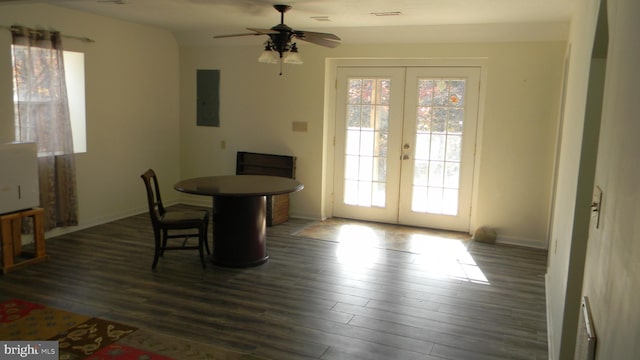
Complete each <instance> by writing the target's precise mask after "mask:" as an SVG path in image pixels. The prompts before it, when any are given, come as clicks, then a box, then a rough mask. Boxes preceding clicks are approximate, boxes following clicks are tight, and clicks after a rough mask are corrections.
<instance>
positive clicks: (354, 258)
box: [333, 224, 490, 285]
mask: <svg viewBox="0 0 640 360" xmlns="http://www.w3.org/2000/svg"><path fill="white" fill-rule="evenodd" d="M392 237H394V235H393V234H387V232H386V231H381V230H380V229H374V228H372V227H369V226H367V225H361V224H342V225H339V227H338V231H337V233H336V234H335V236H334V237H333V240H334V241H337V242H338V247H337V249H336V257H337V259H338V262H339V263H340V264H341V265H342V266H343V267H344V268H345V269H346V270H349V271H352V272H363V271H366V270H368V269H371V268H372V267H373V266H374V265H375V264H376V263H377V262H379V260H380V257H381V256H382V250H383V249H384V248H385V246H384V243H385V241H388V240H389V238H392ZM394 241H395V242H396V243H397V242H398V240H397V239H395V240H394ZM402 241H403V242H404V244H403V245H402V247H403V248H404V249H405V251H408V252H410V253H413V254H415V258H414V260H413V264H415V265H417V266H418V268H419V269H420V270H421V272H422V274H423V275H424V276H427V277H430V278H436V279H456V280H461V281H468V282H473V283H479V284H486V285H489V284H490V283H489V280H488V279H487V277H486V276H485V275H484V273H483V272H482V270H481V269H480V267H479V266H478V265H477V264H476V262H475V261H474V259H473V257H472V256H471V254H469V252H468V251H467V245H468V241H464V240H459V239H453V238H450V237H443V236H438V235H426V234H407V236H405V237H404V239H403V240H402Z"/></svg>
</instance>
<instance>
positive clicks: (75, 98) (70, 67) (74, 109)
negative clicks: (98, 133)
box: [12, 45, 87, 153]
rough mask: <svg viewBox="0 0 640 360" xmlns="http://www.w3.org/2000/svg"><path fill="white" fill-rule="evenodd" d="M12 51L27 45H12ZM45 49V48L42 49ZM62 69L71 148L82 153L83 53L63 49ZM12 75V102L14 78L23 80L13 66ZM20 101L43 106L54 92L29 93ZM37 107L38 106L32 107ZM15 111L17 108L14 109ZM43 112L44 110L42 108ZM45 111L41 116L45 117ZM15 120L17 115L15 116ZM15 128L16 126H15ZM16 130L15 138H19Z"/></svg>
mask: <svg viewBox="0 0 640 360" xmlns="http://www.w3.org/2000/svg"><path fill="white" fill-rule="evenodd" d="M12 51H13V52H14V53H16V54H17V56H20V55H19V54H20V52H26V51H28V50H27V47H26V46H21V45H12ZM31 51H39V49H37V48H31ZM42 51H47V50H42ZM63 56H64V70H65V83H66V87H67V97H68V102H69V117H70V120H71V132H72V136H73V150H74V152H75V153H84V152H86V151H87V142H86V112H85V87H84V54H83V53H80V52H74V51H64V52H63ZM13 71H14V73H13V75H14V77H13V78H14V91H13V96H14V97H13V100H14V104H16V105H17V102H18V96H19V95H18V92H17V91H16V84H15V82H16V80H17V81H24V80H23V79H21V78H20V76H21V74H20V70H19V69H18V68H16V66H15V64H14V66H13ZM41 76H48V74H41ZM20 101H22V102H25V101H28V102H31V103H32V104H34V105H42V108H43V109H44V107H45V106H48V105H50V104H51V103H52V102H54V101H56V96H55V95H54V94H49V93H48V92H45V91H38V92H36V93H35V94H30V96H29V98H21V99H20ZM34 108H35V109H38V106H35V107H34ZM16 111H17V110H16ZM43 112H44V110H43ZM45 114H46V113H43V114H42V116H43V117H45V116H46V115H45ZM16 121H17V116H16ZM16 128H17V126H16ZM17 132H18V130H16V135H15V138H16V140H18V139H20V137H19V134H18V133H17Z"/></svg>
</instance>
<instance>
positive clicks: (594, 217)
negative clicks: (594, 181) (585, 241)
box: [591, 186, 602, 229]
mask: <svg viewBox="0 0 640 360" xmlns="http://www.w3.org/2000/svg"><path fill="white" fill-rule="evenodd" d="M601 212H602V189H600V186H596V188H595V189H594V190H593V197H592V198H591V223H592V224H593V226H595V228H596V229H597V228H599V227H600V213H601Z"/></svg>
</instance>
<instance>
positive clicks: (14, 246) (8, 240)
mask: <svg viewBox="0 0 640 360" xmlns="http://www.w3.org/2000/svg"><path fill="white" fill-rule="evenodd" d="M27 217H28V218H31V219H32V220H33V237H34V239H33V240H34V245H35V251H34V252H33V253H31V252H27V251H23V250H22V219H23V218H27ZM0 244H1V245H2V273H3V274H6V273H8V272H10V271H13V270H16V269H18V268H21V267H23V266H27V265H30V264H34V263H37V262H40V261H44V260H46V259H48V258H49V257H48V256H47V255H46V254H45V248H44V210H43V209H42V208H34V209H30V210H24V211H18V212H14V213H9V214H3V215H0ZM14 258H25V259H22V260H19V261H16V260H15V259H14Z"/></svg>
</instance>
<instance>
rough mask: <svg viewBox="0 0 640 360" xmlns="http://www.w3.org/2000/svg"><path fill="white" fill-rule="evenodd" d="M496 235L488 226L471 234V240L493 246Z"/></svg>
mask: <svg viewBox="0 0 640 360" xmlns="http://www.w3.org/2000/svg"><path fill="white" fill-rule="evenodd" d="M497 237H498V235H497V234H496V231H495V230H493V229H492V228H490V227H488V226H481V227H479V228H477V229H476V231H475V232H474V233H473V238H472V239H473V240H475V241H478V242H483V243H487V244H495V243H496V238H497Z"/></svg>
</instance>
